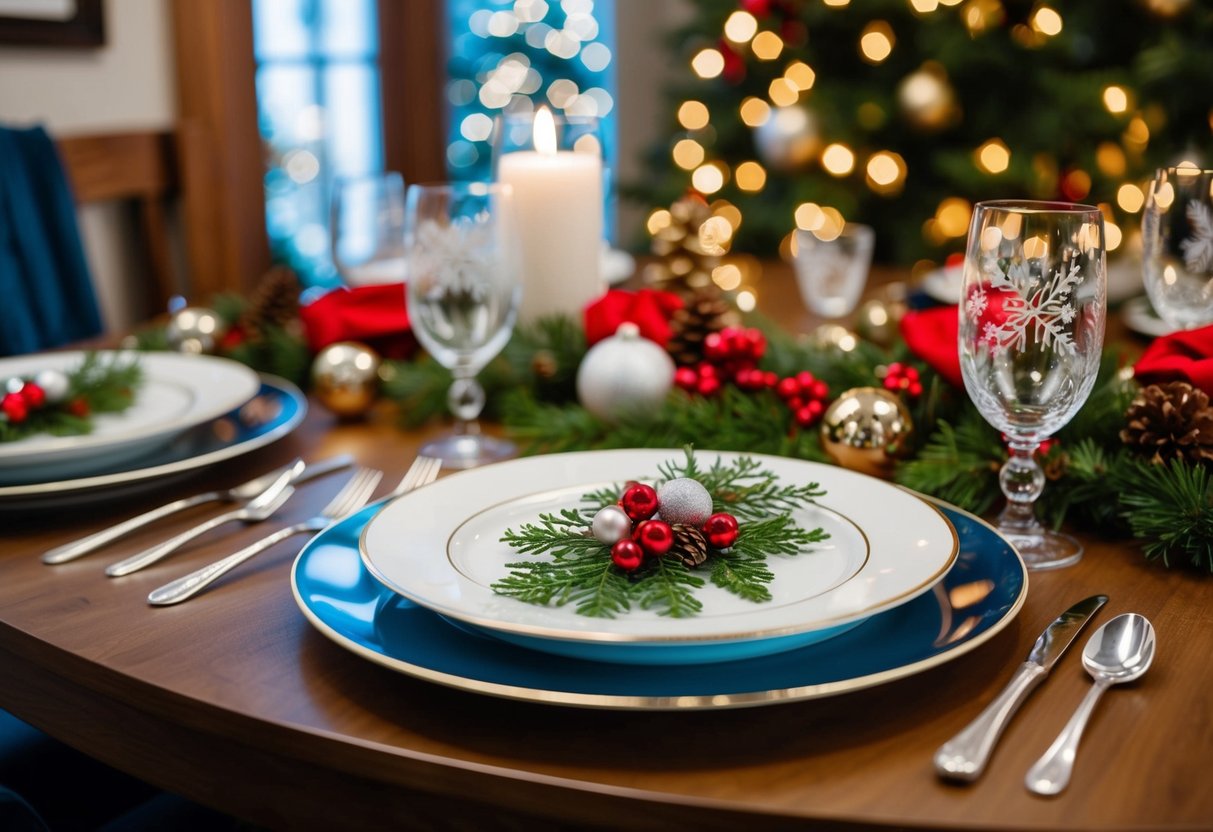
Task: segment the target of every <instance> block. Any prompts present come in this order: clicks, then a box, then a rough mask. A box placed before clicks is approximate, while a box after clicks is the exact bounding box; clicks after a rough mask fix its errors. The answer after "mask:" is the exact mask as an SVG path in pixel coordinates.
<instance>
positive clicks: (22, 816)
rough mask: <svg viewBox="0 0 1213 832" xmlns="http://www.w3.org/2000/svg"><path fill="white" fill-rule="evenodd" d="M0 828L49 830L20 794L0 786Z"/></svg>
mask: <svg viewBox="0 0 1213 832" xmlns="http://www.w3.org/2000/svg"><path fill="white" fill-rule="evenodd" d="M0 829H5V830H7V832H49V830H47V828H46V824H45V823H43V822H42V818H40V817H38V813H37V812H35V811H34V810H33V808H32V807H31V806H30V805H29V804H28V803H26V802H25V801H24V800H22V799H21V795H19V794H17V793H16V792H14V791H11V790H10V789H6V788H4V786H0Z"/></svg>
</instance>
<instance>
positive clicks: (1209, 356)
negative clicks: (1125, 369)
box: [1133, 326, 1213, 395]
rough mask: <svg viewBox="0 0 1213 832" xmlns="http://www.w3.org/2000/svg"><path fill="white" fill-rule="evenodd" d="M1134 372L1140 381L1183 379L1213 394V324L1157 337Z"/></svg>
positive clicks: (1154, 381)
mask: <svg viewBox="0 0 1213 832" xmlns="http://www.w3.org/2000/svg"><path fill="white" fill-rule="evenodd" d="M1133 374H1134V376H1135V377H1136V378H1137V380H1138V381H1140V382H1141V383H1142V384H1157V383H1159V382H1164V381H1176V380H1182V381H1188V382H1191V383H1192V385H1193V386H1194V387H1199V388H1200V389H1201V390H1203V391H1205V392H1206V393H1208V394H1209V395H1213V326H1205V327H1201V328H1200V329H1188V330H1181V331H1180V332H1174V333H1172V334H1170V335H1164V336H1162V337H1161V338H1156V339H1155V340H1154V343H1152V344H1151V345H1150V346H1149V347H1147V348H1146V351H1145V352H1144V353H1143V354H1142V356H1141V359H1140V360H1139V361H1138V362H1137V364H1136V366H1134V368H1133Z"/></svg>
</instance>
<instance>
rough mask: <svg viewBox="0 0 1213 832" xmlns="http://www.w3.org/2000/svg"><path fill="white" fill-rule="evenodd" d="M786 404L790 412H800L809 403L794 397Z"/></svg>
mask: <svg viewBox="0 0 1213 832" xmlns="http://www.w3.org/2000/svg"><path fill="white" fill-rule="evenodd" d="M786 404H787V406H788V410H792V411H796V410H800V408H802V407H804V406H805V405H806V404H808V402H806V401H805V400H804V399H803V398H801V397H800V396H793V397H792V398H790V399H788V400H787V402H786Z"/></svg>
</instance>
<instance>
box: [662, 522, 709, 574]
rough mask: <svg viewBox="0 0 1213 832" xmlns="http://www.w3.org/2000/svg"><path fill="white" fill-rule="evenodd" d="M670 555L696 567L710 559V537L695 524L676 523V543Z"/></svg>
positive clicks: (671, 548)
mask: <svg viewBox="0 0 1213 832" xmlns="http://www.w3.org/2000/svg"><path fill="white" fill-rule="evenodd" d="M669 555H670V557H675V558H678V559H679V560H680V561H682V562H683V563H685V564H686V565H687V566H689V567H691V568H692V569H694V568H695V567H696V566H700V565H701V564H702V563H703V562H704V561H706V560H707V559H708V539H707V538H706V537H704V535H703V532H701V531H699V529H697V528H695V527H694V526H686V525H683V524H682V523H676V524H675V525H674V545H673V546H671V547H670V551H669Z"/></svg>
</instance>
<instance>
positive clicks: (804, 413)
mask: <svg viewBox="0 0 1213 832" xmlns="http://www.w3.org/2000/svg"><path fill="white" fill-rule="evenodd" d="M820 415H821V414H820V413H814V412H813V411H812V409H810V408H809V406H808V405H805V406H804V407H802V408H800V410H797V411H796V424H798V425H800V426H801V427H802V428H807V427H812V426H813V423H814V422H816V421H817V417H818V416H820Z"/></svg>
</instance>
